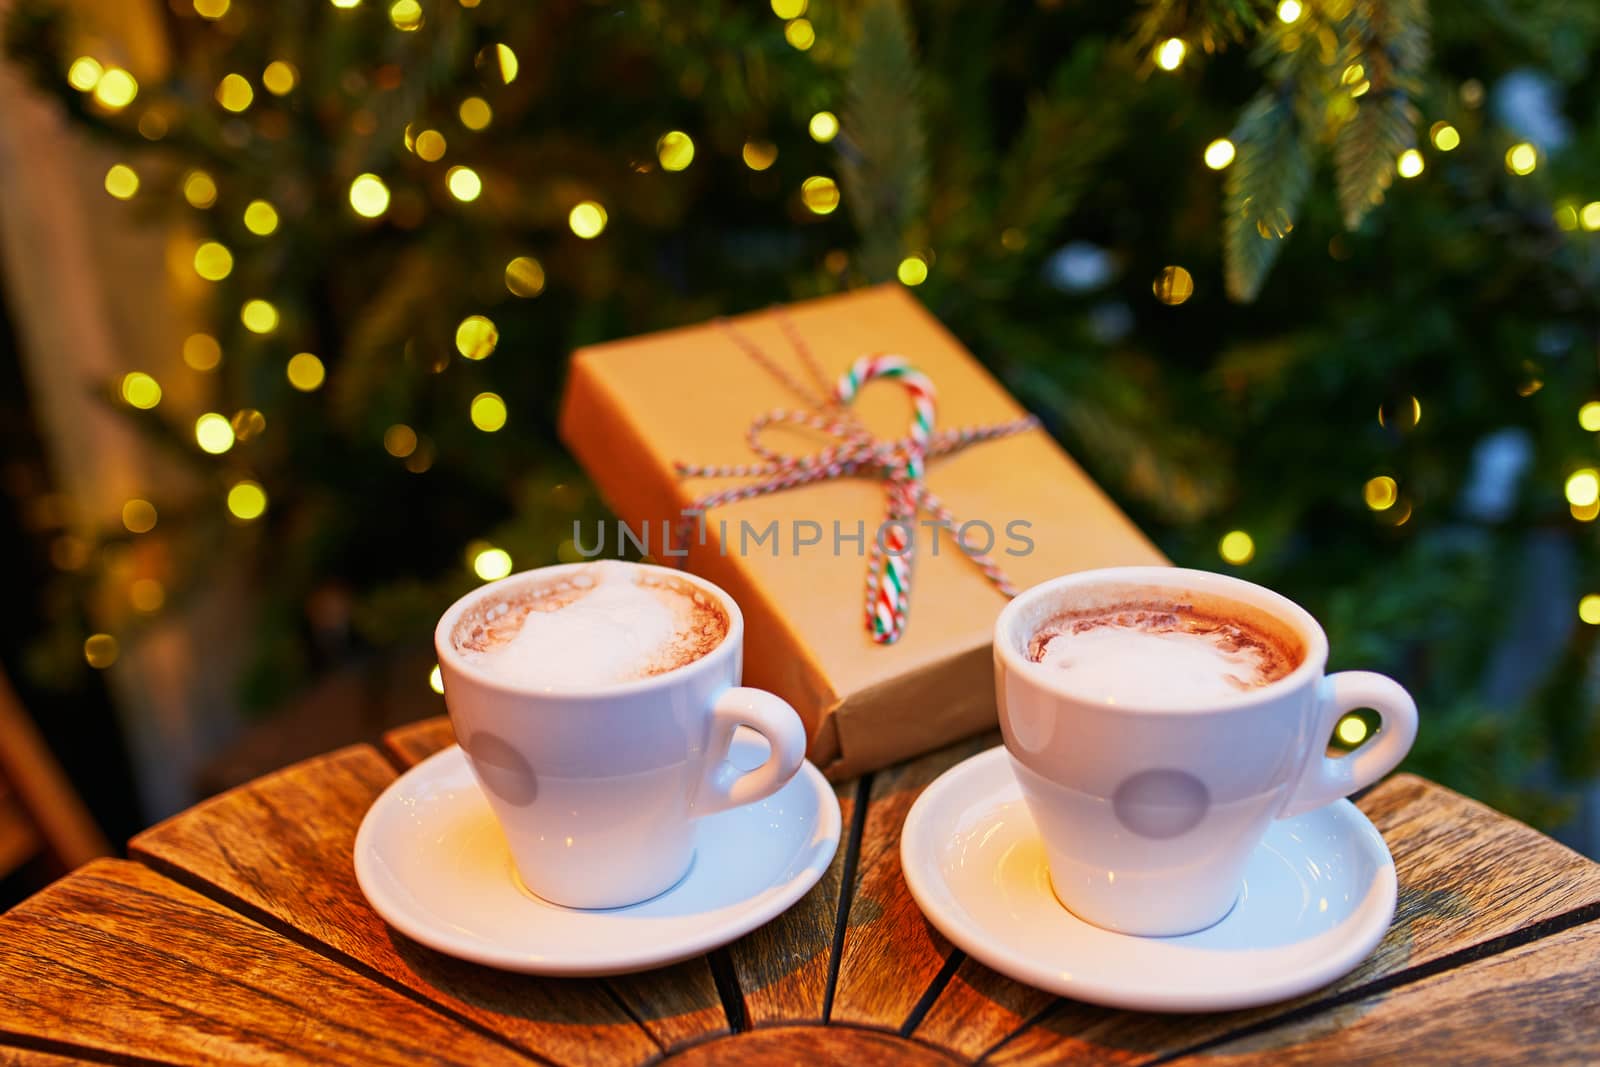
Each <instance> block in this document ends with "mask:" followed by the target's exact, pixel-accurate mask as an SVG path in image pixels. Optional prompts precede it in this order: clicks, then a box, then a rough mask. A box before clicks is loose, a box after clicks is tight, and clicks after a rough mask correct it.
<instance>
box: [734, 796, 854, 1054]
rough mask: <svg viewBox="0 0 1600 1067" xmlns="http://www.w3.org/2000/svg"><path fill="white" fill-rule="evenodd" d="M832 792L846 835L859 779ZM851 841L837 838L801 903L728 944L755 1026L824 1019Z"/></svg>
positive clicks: (749, 1015)
mask: <svg viewBox="0 0 1600 1067" xmlns="http://www.w3.org/2000/svg"><path fill="white" fill-rule="evenodd" d="M834 792H835V795H836V796H837V797H838V798H839V813H840V816H841V819H842V825H843V826H844V828H845V832H846V833H847V834H848V831H849V827H850V825H851V821H852V819H853V817H854V812H855V806H856V782H855V781H854V780H852V781H850V782H846V783H842V784H840V785H838V786H836V787H835V789H834ZM847 845H848V841H841V842H840V843H839V848H838V851H836V852H835V853H834V855H833V862H832V863H830V864H829V865H828V870H827V872H826V873H825V874H823V876H822V879H821V881H819V882H818V883H817V884H816V885H814V886H812V887H811V891H810V892H809V893H807V894H806V895H805V896H803V897H801V898H800V902H799V903H797V904H796V905H795V906H794V907H792V908H790V909H789V910H788V911H786V912H784V913H783V914H782V915H780V916H778V917H777V918H776V919H774V920H773V921H772V922H770V923H768V924H767V925H765V926H763V927H761V928H760V929H758V930H755V931H754V932H752V933H750V934H749V935H747V936H745V937H743V938H741V939H740V940H738V941H736V942H734V943H733V944H732V945H730V946H729V948H728V953H729V956H730V957H731V958H732V960H733V971H734V976H735V977H736V978H737V979H738V982H739V988H740V989H741V990H742V991H743V993H744V1005H745V1013H746V1015H747V1016H748V1017H749V1020H750V1025H751V1026H773V1025H776V1024H779V1023H785V1022H788V1023H798V1022H820V1021H822V1014H823V1003H824V1001H825V999H826V996H827V989H828V967H829V962H830V958H831V955H832V952H833V934H834V930H835V928H836V926H837V924H838V918H839V884H840V881H841V878H842V872H843V871H844V862H845V853H846V851H847Z"/></svg>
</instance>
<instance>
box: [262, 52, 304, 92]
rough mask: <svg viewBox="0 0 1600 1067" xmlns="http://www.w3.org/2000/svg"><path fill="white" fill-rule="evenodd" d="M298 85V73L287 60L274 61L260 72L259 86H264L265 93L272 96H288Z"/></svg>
mask: <svg viewBox="0 0 1600 1067" xmlns="http://www.w3.org/2000/svg"><path fill="white" fill-rule="evenodd" d="M299 83H300V72H299V71H298V70H296V69H295V66H294V64H293V63H290V62H288V61H287V60H283V59H274V60H273V61H272V62H271V63H268V64H267V69H266V70H264V71H262V72H261V84H262V85H264V86H266V88H267V92H269V93H271V94H272V95H273V96H288V95H289V94H290V93H292V92H294V87H295V86H296V85H298V84H299Z"/></svg>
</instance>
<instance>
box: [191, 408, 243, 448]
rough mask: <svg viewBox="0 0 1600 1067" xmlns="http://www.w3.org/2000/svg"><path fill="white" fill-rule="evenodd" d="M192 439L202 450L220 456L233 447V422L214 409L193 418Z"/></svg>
mask: <svg viewBox="0 0 1600 1067" xmlns="http://www.w3.org/2000/svg"><path fill="white" fill-rule="evenodd" d="M194 440H195V444H197V445H199V446H200V450H201V451H202V452H209V453H211V454H212V455H213V456H220V455H222V453H224V452H226V451H227V450H228V449H230V448H232V447H233V424H232V423H230V422H229V421H228V420H227V418H226V417H224V416H222V415H218V414H217V413H216V412H215V411H208V412H206V413H205V414H204V415H201V416H200V417H199V418H198V419H195V420H194Z"/></svg>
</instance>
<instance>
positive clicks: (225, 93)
mask: <svg viewBox="0 0 1600 1067" xmlns="http://www.w3.org/2000/svg"><path fill="white" fill-rule="evenodd" d="M216 98H217V103H219V104H221V105H222V106H223V108H224V109H226V110H228V111H232V112H234V113H235V114H237V113H238V112H241V111H244V110H245V109H246V108H248V107H249V106H250V105H251V104H252V103H253V102H254V101H255V98H256V91H255V90H254V89H252V88H251V87H250V80H249V79H248V78H246V77H245V76H244V75H243V74H229V75H226V76H225V77H224V78H223V79H222V81H220V82H218V83H217V92H216Z"/></svg>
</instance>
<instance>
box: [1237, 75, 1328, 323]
mask: <svg viewBox="0 0 1600 1067" xmlns="http://www.w3.org/2000/svg"><path fill="white" fill-rule="evenodd" d="M1233 141H1234V144H1235V146H1236V147H1237V150H1238V154H1237V156H1236V157H1235V158H1234V162H1233V166H1231V167H1229V168H1228V178H1227V182H1226V187H1225V190H1224V204H1223V211H1224V217H1223V223H1222V227H1223V234H1222V236H1223V261H1224V262H1223V266H1224V276H1225V281H1226V285H1227V289H1228V295H1229V296H1230V297H1232V298H1233V299H1234V300H1239V301H1243V302H1246V303H1248V302H1249V301H1252V300H1254V299H1255V298H1256V295H1257V294H1258V293H1260V292H1261V286H1262V283H1263V282H1265V281H1266V277H1267V272H1268V271H1269V270H1270V269H1271V268H1272V264H1273V262H1274V261H1275V260H1276V259H1277V258H1278V253H1279V252H1280V251H1281V250H1282V248H1283V241H1284V239H1285V238H1287V237H1288V235H1289V231H1290V230H1292V229H1293V228H1294V218H1295V215H1296V213H1297V212H1298V211H1299V209H1300V204H1301V202H1302V201H1303V200H1304V199H1305V196H1306V191H1307V190H1308V189H1309V188H1310V187H1311V173H1312V154H1311V145H1310V143H1309V140H1308V138H1307V137H1306V135H1305V133H1304V131H1303V130H1302V129H1301V124H1300V120H1299V118H1298V116H1297V115H1296V114H1295V109H1294V107H1293V105H1292V103H1291V102H1290V101H1289V100H1288V99H1286V98H1285V97H1284V96H1283V95H1281V94H1277V93H1270V92H1269V93H1262V94H1261V95H1260V96H1257V97H1256V98H1255V100H1254V101H1252V102H1251V104H1250V105H1249V107H1247V108H1246V109H1245V112H1244V115H1243V116H1242V117H1241V118H1240V119H1239V125H1238V127H1237V128H1236V129H1235V131H1234V135H1233Z"/></svg>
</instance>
